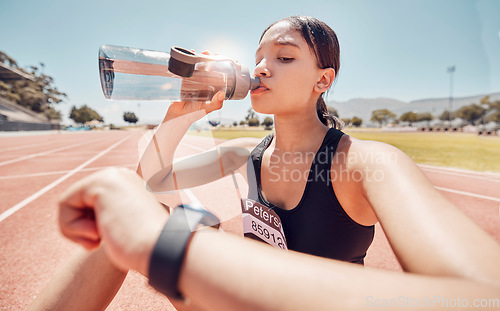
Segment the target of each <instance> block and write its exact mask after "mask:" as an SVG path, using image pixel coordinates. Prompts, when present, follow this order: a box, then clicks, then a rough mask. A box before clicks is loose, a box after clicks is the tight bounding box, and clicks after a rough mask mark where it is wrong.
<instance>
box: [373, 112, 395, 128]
mask: <svg viewBox="0 0 500 311" xmlns="http://www.w3.org/2000/svg"><path fill="white" fill-rule="evenodd" d="M395 118H396V115H395V114H394V113H392V112H391V111H389V110H388V109H379V110H374V111H372V117H371V119H370V120H371V121H373V122H377V123H378V124H379V125H380V126H382V124H384V123H387V122H389V121H390V120H391V119H392V120H394V119H395Z"/></svg>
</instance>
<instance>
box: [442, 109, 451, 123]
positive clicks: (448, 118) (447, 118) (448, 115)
mask: <svg viewBox="0 0 500 311" xmlns="http://www.w3.org/2000/svg"><path fill="white" fill-rule="evenodd" d="M453 119H454V116H453V113H451V112H449V111H448V110H445V111H443V113H441V114H440V115H439V120H441V121H451V120H453Z"/></svg>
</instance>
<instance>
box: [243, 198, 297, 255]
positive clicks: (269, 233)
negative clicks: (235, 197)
mask: <svg viewBox="0 0 500 311" xmlns="http://www.w3.org/2000/svg"><path fill="white" fill-rule="evenodd" d="M241 210H242V216H243V233H244V235H245V237H247V238H251V239H254V240H257V241H261V242H264V243H267V244H269V245H272V246H274V247H277V248H281V249H286V250H288V247H287V245H286V240H285V234H284V232H283V226H282V224H281V219H280V218H279V217H278V215H277V214H276V212H275V211H273V210H272V209H270V208H268V207H267V206H264V205H262V204H260V203H258V202H255V201H254V200H250V199H243V198H242V199H241Z"/></svg>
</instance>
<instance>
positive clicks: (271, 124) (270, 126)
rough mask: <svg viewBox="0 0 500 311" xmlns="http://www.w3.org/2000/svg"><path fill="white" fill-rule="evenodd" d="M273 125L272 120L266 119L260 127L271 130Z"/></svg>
mask: <svg viewBox="0 0 500 311" xmlns="http://www.w3.org/2000/svg"><path fill="white" fill-rule="evenodd" d="M273 124H274V121H273V118H271V117H266V118H265V119H264V121H262V125H264V126H265V127H266V130H270V129H272V126H273Z"/></svg>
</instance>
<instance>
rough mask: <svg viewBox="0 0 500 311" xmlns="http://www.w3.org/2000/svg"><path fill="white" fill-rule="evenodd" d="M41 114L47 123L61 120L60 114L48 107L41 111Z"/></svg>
mask: <svg viewBox="0 0 500 311" xmlns="http://www.w3.org/2000/svg"><path fill="white" fill-rule="evenodd" d="M43 114H44V115H45V117H47V119H48V120H49V121H51V120H61V112H59V111H57V110H55V109H54V108H52V107H48V108H47V109H45V110H44V111H43Z"/></svg>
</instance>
